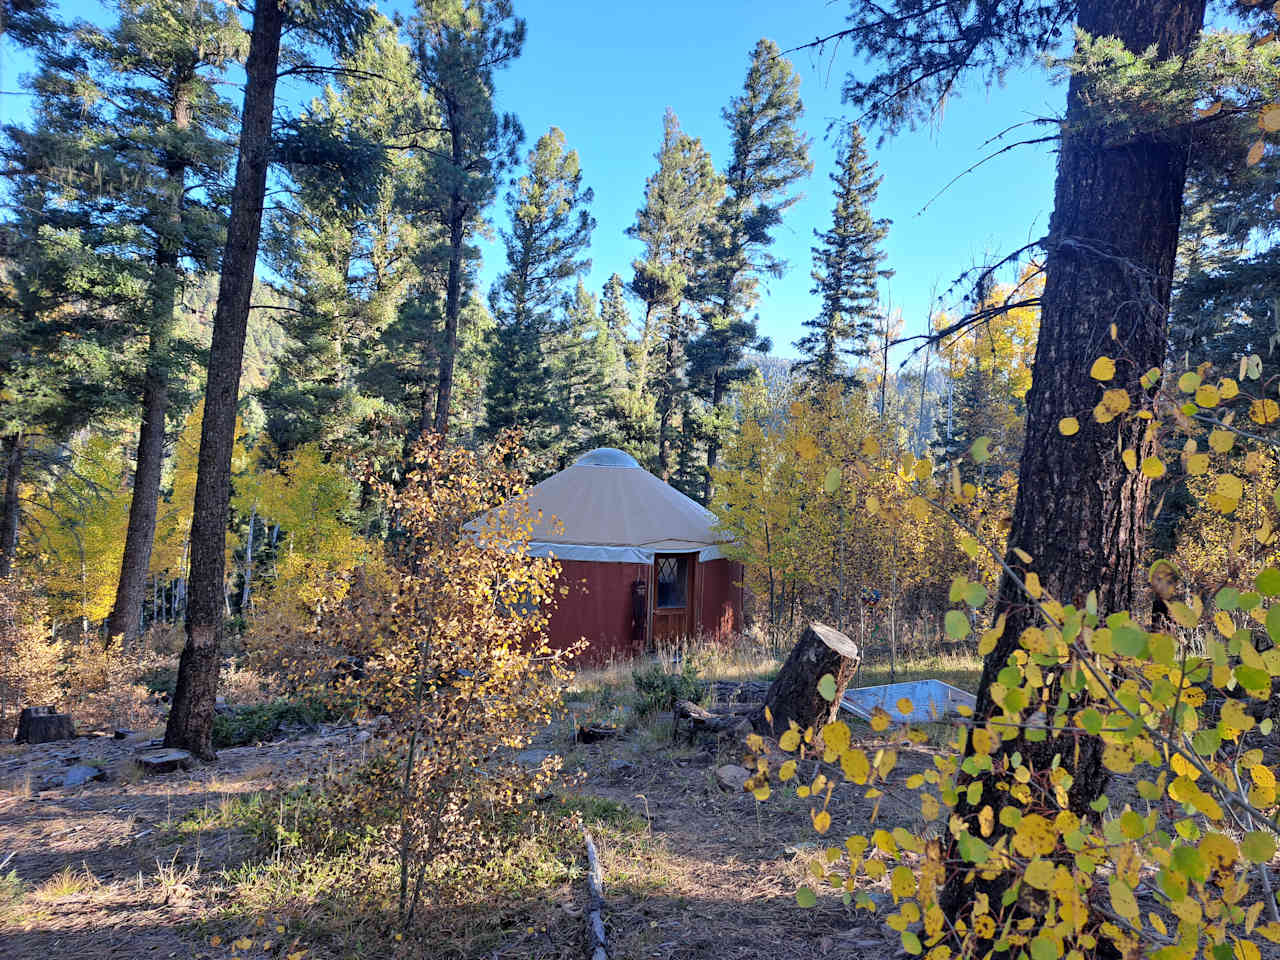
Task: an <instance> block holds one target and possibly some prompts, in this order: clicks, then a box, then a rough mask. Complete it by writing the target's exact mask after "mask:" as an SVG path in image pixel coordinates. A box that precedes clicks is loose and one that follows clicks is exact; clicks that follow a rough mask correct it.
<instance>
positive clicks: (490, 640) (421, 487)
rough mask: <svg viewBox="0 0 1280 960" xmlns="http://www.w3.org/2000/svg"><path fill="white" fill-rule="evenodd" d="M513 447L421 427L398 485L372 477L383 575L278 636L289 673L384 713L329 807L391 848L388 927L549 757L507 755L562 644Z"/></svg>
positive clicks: (478, 852) (525, 730)
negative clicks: (475, 448) (360, 761)
mask: <svg viewBox="0 0 1280 960" xmlns="http://www.w3.org/2000/svg"><path fill="white" fill-rule="evenodd" d="M517 459H518V450H517V446H516V441H515V440H514V438H512V437H504V438H502V439H500V440H499V441H498V442H497V443H496V444H495V446H494V447H493V448H492V449H490V450H488V451H485V452H483V453H476V452H472V451H468V450H463V449H459V448H456V447H449V446H446V445H444V444H443V443H442V442H441V441H440V440H439V439H438V438H436V437H434V436H432V437H429V438H427V439H424V440H423V441H421V442H420V443H419V444H418V445H417V446H416V447H415V449H414V450H413V452H412V457H411V464H412V465H411V467H410V468H409V469H408V470H407V472H406V476H405V479H404V482H403V484H402V485H400V486H394V485H392V484H391V483H389V482H386V481H384V480H380V479H377V478H374V477H370V478H369V483H370V485H371V488H372V489H373V490H374V491H375V492H376V494H377V495H378V496H380V497H381V499H382V503H383V506H384V509H385V511H386V515H387V517H388V518H389V526H390V528H391V530H392V531H393V534H392V539H391V542H390V544H389V547H388V550H387V558H388V559H387V562H388V564H389V566H390V569H391V574H390V575H389V576H388V577H386V578H385V580H384V581H380V582H378V583H376V584H374V583H372V582H370V581H367V580H365V579H363V578H361V577H359V576H357V575H356V574H355V573H349V574H347V581H346V583H345V584H344V586H345V589H344V590H342V591H339V592H335V594H334V599H332V600H323V601H321V602H320V604H319V614H318V615H317V616H316V618H315V619H314V621H313V622H312V623H311V624H309V625H308V627H307V628H306V629H305V630H302V631H299V632H297V633H296V634H295V635H293V636H288V637H283V638H282V641H283V643H284V644H285V649H287V650H288V651H290V657H291V659H290V662H289V664H288V666H289V668H290V669H291V670H293V671H294V673H295V676H296V677H297V678H298V682H299V684H300V685H307V684H311V685H312V686H313V688H314V687H316V686H318V687H319V688H320V689H322V690H325V691H327V693H328V695H329V696H331V697H333V698H335V699H336V700H338V701H339V702H340V703H341V704H342V705H343V707H344V708H346V709H350V708H351V707H352V706H353V705H359V707H360V708H362V709H364V710H367V711H370V712H375V713H378V714H381V715H382V716H383V717H384V718H385V720H384V721H383V725H382V726H381V727H380V730H381V733H380V734H379V735H378V738H377V741H376V742H375V745H374V746H375V749H374V750H373V751H372V753H373V756H372V759H371V760H370V761H369V762H367V763H365V764H364V765H363V766H360V767H358V768H357V769H353V770H352V771H350V775H349V777H348V782H347V786H346V788H345V789H344V790H343V792H342V796H341V797H340V798H337V797H336V795H334V796H331V800H332V801H333V802H334V803H336V804H337V806H336V807H333V808H332V809H331V810H330V814H329V816H330V817H331V818H333V821H335V822H336V821H337V820H338V819H341V820H342V821H345V822H346V823H362V824H366V825H367V828H368V830H369V831H370V833H371V834H372V835H373V837H374V841H373V843H374V845H375V847H376V848H377V849H378V850H381V851H382V853H383V854H385V855H388V856H390V857H391V858H392V859H394V860H395V861H396V863H397V867H398V870H397V875H398V881H399V890H398V894H397V899H398V903H399V921H400V923H401V924H408V923H409V922H410V921H411V919H412V917H413V915H414V911H415V908H416V907H417V905H418V903H419V902H420V900H421V898H422V895H423V886H424V880H425V878H426V876H427V874H428V872H429V871H436V870H440V869H442V868H444V867H446V866H450V865H455V864H457V863H459V862H467V861H468V860H469V859H471V860H474V858H478V857H487V856H493V855H498V853H497V851H494V850H491V849H489V846H488V844H489V838H490V836H491V835H492V834H493V833H494V828H495V824H496V822H497V820H499V819H500V818H503V817H509V816H510V815H512V814H513V813H516V812H518V811H521V810H524V809H527V805H528V804H529V803H531V801H532V799H533V798H534V797H535V796H537V795H538V794H539V793H540V792H542V791H543V790H545V788H546V787H547V785H548V784H549V783H550V781H551V780H552V779H553V778H554V777H555V775H556V773H557V770H558V767H559V758H557V757H551V758H548V759H547V760H546V761H544V762H542V763H541V764H539V765H534V766H532V767H531V766H529V765H526V764H523V763H521V762H520V760H519V759H518V757H517V754H518V753H519V751H520V750H522V749H523V748H524V747H526V746H527V745H528V744H529V743H530V742H531V740H532V738H533V736H534V735H535V733H536V732H537V731H538V730H539V729H541V728H542V727H544V726H545V725H546V724H547V723H548V722H549V721H550V719H551V712H552V710H553V709H555V708H556V707H557V706H558V705H559V703H560V701H561V698H562V695H563V691H564V689H565V685H566V683H567V681H568V679H569V676H570V673H569V671H568V668H567V664H568V661H569V659H570V657H571V655H572V653H573V651H564V650H552V649H551V648H550V647H549V645H548V643H547V635H546V628H547V623H548V618H549V616H550V613H551V610H552V608H553V607H554V604H555V600H556V580H557V577H558V576H559V565H558V564H557V563H556V562H555V561H554V560H553V559H549V558H540V557H532V556H530V555H529V552H528V548H529V542H530V537H531V534H532V529H533V522H534V519H533V517H531V516H530V513H529V510H528V508H527V505H526V504H525V503H524V502H523V501H522V500H521V499H520V498H521V495H522V493H523V491H524V488H525V479H524V476H523V475H522V474H521V473H520V472H519V471H518V470H516V469H514V468H512V467H510V466H508V464H511V463H513V462H515V461H516V460H517Z"/></svg>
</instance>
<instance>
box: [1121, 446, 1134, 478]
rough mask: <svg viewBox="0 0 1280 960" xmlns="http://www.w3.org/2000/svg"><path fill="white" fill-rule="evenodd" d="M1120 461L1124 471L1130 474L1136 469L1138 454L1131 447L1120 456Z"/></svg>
mask: <svg viewBox="0 0 1280 960" xmlns="http://www.w3.org/2000/svg"><path fill="white" fill-rule="evenodd" d="M1120 459H1121V461H1123V463H1124V466H1125V469H1126V470H1128V471H1129V472H1130V473H1133V471H1135V470H1137V469H1138V452H1137V451H1136V450H1134V449H1133V448H1132V447H1128V448H1126V449H1125V450H1124V451H1123V452H1122V453H1121V454H1120Z"/></svg>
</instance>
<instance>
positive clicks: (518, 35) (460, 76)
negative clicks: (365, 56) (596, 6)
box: [411, 0, 525, 434]
mask: <svg viewBox="0 0 1280 960" xmlns="http://www.w3.org/2000/svg"><path fill="white" fill-rule="evenodd" d="M411 29H412V31H413V34H414V51H415V55H416V57H417V62H418V71H419V75H420V77H421V80H422V83H423V84H424V86H425V87H426V88H427V90H428V91H429V92H430V94H431V96H432V99H433V100H434V102H435V104H436V106H437V107H438V109H439V111H440V114H441V118H440V124H439V129H438V131H436V132H437V133H438V135H439V136H440V138H441V140H440V144H439V146H438V147H437V148H436V149H434V150H432V151H431V155H432V164H431V169H430V179H429V182H430V183H431V184H432V185H433V186H434V191H435V195H434V202H435V210H436V217H437V220H438V223H439V225H440V228H441V236H440V239H439V244H438V250H437V252H436V253H435V254H433V259H436V260H438V261H441V262H443V263H444V264H445V283H444V286H445V302H444V307H443V313H442V317H441V320H442V324H443V333H442V335H441V337H440V342H439V345H438V351H437V352H438V367H439V374H438V377H437V383H436V403H435V411H434V414H433V415H431V416H430V417H429V416H428V414H427V409H426V407H425V405H424V408H423V413H422V419H421V422H420V424H419V429H420V430H421V431H422V432H426V431H427V430H434V431H435V432H437V433H440V434H444V433H447V432H448V429H449V417H450V412H451V408H450V404H451V402H452V396H453V381H454V366H455V360H456V356H457V351H458V321H459V317H460V316H461V313H462V307H463V304H464V302H465V301H466V289H465V288H466V286H467V285H468V283H469V277H468V263H467V261H469V260H470V259H473V258H474V257H475V256H476V253H475V250H474V248H473V246H472V244H471V240H472V238H473V236H474V234H475V231H476V229H477V227H478V226H479V225H480V216H481V213H482V211H483V210H484V209H485V208H486V207H487V206H488V205H489V203H490V201H492V199H493V196H494V194H495V192H496V190H497V184H498V180H499V179H500V178H501V176H502V173H503V171H504V170H505V169H506V168H507V167H509V166H511V165H512V164H514V163H515V154H516V148H517V147H518V146H519V144H520V141H521V139H523V136H524V134H523V132H522V131H521V129H520V124H519V123H518V122H517V121H516V118H515V117H514V116H512V115H511V114H503V115H502V116H499V115H498V113H497V112H496V111H495V110H494V100H493V98H494V93H493V91H494V71H495V70H496V69H497V68H499V67H502V66H505V65H506V64H508V63H510V62H511V61H512V60H514V59H515V58H516V57H518V56H519V55H520V50H521V47H522V46H523V45H524V34H525V24H524V21H523V20H521V19H519V18H517V17H515V16H514V15H513V13H512V8H511V3H510V0H461V2H458V0H418V16H417V18H416V19H415V20H414V22H413V24H412V27H411Z"/></svg>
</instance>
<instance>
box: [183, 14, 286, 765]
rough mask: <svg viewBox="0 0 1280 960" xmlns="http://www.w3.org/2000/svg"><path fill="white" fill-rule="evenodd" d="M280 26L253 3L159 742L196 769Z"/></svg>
mask: <svg viewBox="0 0 1280 960" xmlns="http://www.w3.org/2000/svg"><path fill="white" fill-rule="evenodd" d="M283 25H284V5H283V4H281V3H278V2H276V0H258V2H257V3H256V4H255V6H254V11H253V33H252V36H251V39H250V42H249V58H248V60H247V61H246V63H245V90H244V110H243V114H242V120H241V132H240V150H239V155H238V157H237V160H236V181H235V187H234V189H233V191H232V195H231V217H230V220H229V221H228V224H227V244H226V249H225V251H224V253H223V256H222V273H221V277H220V280H219V283H218V305H217V308H216V309H215V311H214V317H213V343H212V345H211V347H210V349H209V379H208V385H207V387H206V389H205V402H204V423H203V426H202V429H201V432H200V458H199V466H198V469H197V474H196V489H195V503H194V506H193V510H192V517H191V571H190V581H191V584H190V593H189V597H188V601H187V622H186V627H187V641H186V644H185V645H184V646H183V648H182V659H181V660H180V661H179V663H178V686H177V690H176V692H175V693H174V697H173V707H172V708H171V709H170V711H169V723H168V726H167V728H166V729H165V734H164V743H165V746H166V747H179V748H182V749H186V750H190V751H191V752H192V753H194V754H195V755H196V756H198V757H200V758H202V759H213V758H214V756H215V754H214V751H213V740H212V735H213V706H214V697H215V695H216V693H217V687H218V667H219V647H220V645H221V640H222V627H223V619H222V604H223V592H224V581H225V576H226V570H225V563H226V559H225V556H224V550H225V547H226V537H227V515H228V511H229V508H230V502H231V453H232V446H233V444H234V442H235V431H236V405H237V400H238V397H239V392H240V370H241V366H242V365H243V361H244V340H245V333H246V331H247V329H248V323H249V302H250V295H251V294H252V292H253V274H254V267H255V264H256V261H257V257H258V240H259V237H260V236H261V232H262V204H263V197H264V196H265V194H266V186H267V167H268V166H269V164H270V162H271V116H272V112H273V110H274V107H275V91H276V74H277V68H278V65H279V62H280V35H281V31H282V29H283Z"/></svg>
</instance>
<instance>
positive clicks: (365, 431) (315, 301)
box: [262, 17, 439, 452]
mask: <svg viewBox="0 0 1280 960" xmlns="http://www.w3.org/2000/svg"><path fill="white" fill-rule="evenodd" d="M341 66H342V68H343V72H341V73H339V74H338V76H337V77H336V80H335V83H334V84H333V85H331V86H329V87H326V89H325V91H324V93H323V95H322V96H321V97H319V98H318V99H316V100H315V101H313V102H312V104H311V106H310V107H309V108H308V109H307V110H306V111H305V113H304V114H303V116H302V117H301V122H302V123H305V124H311V125H314V126H318V127H321V128H323V129H325V130H326V131H328V133H329V134H330V135H331V136H332V137H335V138H338V139H339V140H341V142H343V143H344V144H347V145H348V146H349V147H350V148H351V149H353V150H355V151H357V154H356V157H355V158H353V159H354V160H355V162H354V163H353V164H352V167H354V169H352V170H349V171H348V172H347V173H346V174H345V176H344V178H343V179H342V180H338V181H335V178H334V176H333V174H332V172H331V170H330V169H329V167H328V166H327V165H323V166H321V165H316V164H311V163H297V164H292V165H290V167H289V171H288V172H289V174H290V179H291V181H292V187H293V190H292V197H291V199H290V201H288V202H286V203H282V204H281V205H279V206H278V207H277V208H276V211H275V213H274V215H273V217H272V218H271V221H270V223H269V224H268V226H267V237H266V240H265V244H264V245H265V247H266V251H267V254H268V257H269V260H270V262H271V264H272V266H273V267H274V269H275V271H276V273H277V274H278V275H279V276H280V277H281V279H282V281H283V284H284V288H285V291H284V292H286V293H287V295H288V298H289V300H290V302H291V309H289V310H288V311H285V312H282V313H281V315H280V320H281V323H282V324H283V325H284V327H285V330H286V332H287V333H288V334H289V336H290V344H289V347H288V349H287V350H286V351H285V352H284V354H283V355H282V356H281V357H280V358H279V360H278V362H277V367H276V371H275V376H274V379H273V381H272V383H271V384H269V386H268V388H267V389H266V390H265V391H264V392H263V395H262V403H263V407H264V410H265V412H266V414H267V428H268V431H269V432H270V434H271V437H272V439H273V441H274V443H275V445H276V447H277V448H278V449H279V450H280V451H281V452H285V451H288V450H292V449H293V448H295V447H298V446H301V445H303V444H306V443H312V442H317V441H319V442H323V443H325V444H333V443H340V444H341V445H342V446H343V447H344V448H346V449H348V450H351V449H353V448H360V449H364V450H365V452H372V451H371V450H369V449H368V446H369V441H370V439H371V437H372V436H373V435H375V433H376V432H375V431H371V430H369V427H370V423H369V420H370V419H371V418H373V417H374V416H375V415H376V416H377V418H378V419H379V420H381V421H384V422H385V421H387V420H390V422H391V424H392V429H391V430H390V432H391V433H393V434H395V435H398V436H403V435H405V434H406V433H409V432H411V430H412V428H413V427H414V426H415V425H416V424H417V423H418V422H419V419H420V413H421V410H422V409H424V408H428V407H429V402H430V399H431V398H430V388H431V387H432V386H433V385H434V375H432V376H430V377H423V378H417V377H415V378H413V380H414V382H413V383H406V382H404V381H403V380H402V379H401V378H400V377H399V376H398V375H396V376H390V377H388V376H385V375H386V374H388V373H390V371H391V368H392V367H396V368H399V367H401V366H411V367H412V368H413V370H414V372H415V373H421V370H420V359H421V354H422V350H423V349H424V347H423V346H422V344H421V343H419V342H417V341H416V340H413V339H411V338H409V337H406V336H404V334H405V333H406V332H407V330H406V329H404V328H406V327H413V328H414V329H415V332H417V333H418V334H419V339H420V340H421V341H423V342H429V341H431V340H433V339H434V336H435V330H434V327H435V321H436V320H437V319H438V314H439V310H438V308H437V309H434V310H432V311H430V312H429V315H428V316H425V317H422V316H419V315H418V314H419V312H420V311H416V310H415V309H414V308H415V307H416V306H419V305H425V304H430V301H431V298H432V296H433V293H432V290H431V288H432V281H433V280H434V278H433V277H431V276H430V273H429V271H428V270H425V269H424V265H423V262H422V261H423V259H424V254H425V252H426V251H427V249H428V248H429V246H430V244H431V243H432V242H433V239H434V238H433V229H434V223H433V221H432V219H431V217H430V210H429V206H428V205H429V198H428V196H427V194H428V193H429V188H428V187H427V186H426V183H427V180H428V177H429V159H428V151H429V150H430V149H431V148H432V146H433V143H434V142H433V140H432V139H431V137H430V135H429V133H427V132H425V130H426V129H427V128H430V127H431V126H432V124H433V123H435V122H437V121H438V117H436V115H435V111H434V110H433V109H432V106H431V104H430V102H429V101H428V99H427V97H426V94H425V91H423V89H422V88H421V86H420V85H418V83H417V78H416V75H415V72H414V66H413V61H412V56H411V51H410V50H409V48H408V47H407V46H406V45H405V44H403V43H401V42H400V40H399V39H398V37H397V31H396V27H395V25H394V24H392V23H391V21H390V20H387V19H386V18H385V17H378V18H376V19H375V21H374V22H373V23H372V24H371V25H370V27H369V30H368V31H367V32H366V33H365V34H364V35H363V36H362V37H361V38H360V39H359V41H358V42H357V43H356V45H355V48H354V49H353V50H352V51H351V53H350V54H349V55H348V56H346V57H344V58H343V60H342V64H341ZM365 155H371V156H374V157H376V159H377V161H378V162H371V163H360V162H359V161H360V159H361V158H362V157H363V156H365ZM336 186H341V189H335V187H336ZM411 301H412V302H411ZM433 306H434V305H433ZM406 308H407V309H406ZM417 320H421V321H422V323H421V327H422V329H421V330H418V329H416V324H415V321H417ZM398 322H399V323H401V324H402V329H401V330H400V331H398V332H397V335H391V336H388V328H390V327H391V326H392V325H393V324H396V323H398ZM393 351H406V352H409V353H411V354H413V356H412V357H403V356H397V355H392V352H393ZM375 371H377V372H375Z"/></svg>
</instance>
